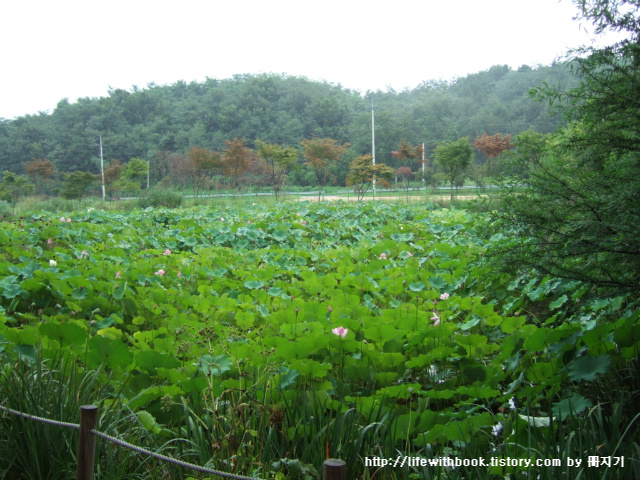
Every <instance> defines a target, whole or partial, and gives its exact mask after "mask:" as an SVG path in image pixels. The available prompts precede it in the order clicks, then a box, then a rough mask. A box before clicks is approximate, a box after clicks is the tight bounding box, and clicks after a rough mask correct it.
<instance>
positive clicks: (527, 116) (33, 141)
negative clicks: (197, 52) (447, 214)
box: [0, 63, 575, 173]
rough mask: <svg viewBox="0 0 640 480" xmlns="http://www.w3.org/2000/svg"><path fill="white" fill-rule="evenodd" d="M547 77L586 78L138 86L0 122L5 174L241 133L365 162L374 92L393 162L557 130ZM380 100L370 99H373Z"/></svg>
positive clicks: (552, 71) (380, 141)
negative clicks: (377, 86)
mask: <svg viewBox="0 0 640 480" xmlns="http://www.w3.org/2000/svg"><path fill="white" fill-rule="evenodd" d="M543 82H547V83H549V84H552V85H555V84H558V83H560V84H565V85H567V86H568V85H569V84H571V83H572V82H575V79H574V77H572V76H571V74H570V71H569V67H568V66H567V65H565V64H561V63H557V64H554V65H551V66H540V67H536V68H531V67H528V66H522V67H520V68H519V69H517V70H513V69H511V68H509V67H508V66H494V67H492V68H490V69H489V70H487V71H483V72H479V73H475V74H471V75H468V76H466V77H462V78H459V79H456V80H454V81H450V82H444V81H430V82H425V83H423V84H422V85H420V86H418V87H417V88H415V89H412V90H404V91H401V92H395V91H392V90H391V91H386V92H373V95H370V94H368V95H363V94H361V92H357V91H352V90H348V89H345V88H343V87H342V86H340V85H334V84H328V83H322V82H316V81H311V80H308V79H306V78H302V77H292V76H285V75H275V74H262V75H236V76H234V77H233V78H230V79H224V80H217V79H207V80H206V81H204V82H202V83H196V82H192V83H186V82H177V83H175V84H173V85H167V86H156V85H149V86H148V87H147V88H143V89H140V88H137V87H133V88H132V89H131V90H130V91H127V90H122V89H113V90H111V91H110V92H109V95H108V96H107V97H101V98H82V99H79V100H78V101H77V102H75V103H69V102H68V101H67V100H62V101H60V102H59V103H58V105H57V107H56V108H55V110H54V111H53V112H51V113H40V114H38V115H27V116H24V117H19V118H16V119H14V120H4V119H0V171H4V170H11V171H14V172H20V173H22V164H23V163H24V162H29V161H31V160H34V159H45V158H46V159H49V160H51V161H53V162H54V164H55V166H56V168H57V170H58V171H61V172H65V171H67V172H68V171H75V170H83V171H92V172H97V171H98V162H97V158H98V155H99V146H98V138H99V136H102V141H103V145H104V156H105V159H106V160H107V161H108V160H110V159H119V160H120V161H123V162H126V161H128V160H129V159H131V158H133V157H140V158H143V159H146V158H151V157H153V155H154V154H156V153H157V152H160V151H165V152H180V153H184V152H185V151H187V150H188V149H190V148H191V147H194V146H195V147H201V148H209V149H212V150H222V148H223V146H224V144H223V141H224V140H231V139H233V138H235V137H238V138H244V139H246V140H248V142H249V145H250V146H252V145H253V142H255V140H256V139H259V140H262V141H265V142H270V143H278V144H282V145H289V146H296V147H297V146H299V142H300V141H301V140H303V139H308V138H311V137H312V136H316V137H320V138H326V137H329V138H333V139H335V140H338V141H340V142H349V143H350V144H351V145H352V148H351V152H352V153H353V154H354V155H357V154H363V153H368V152H370V151H371V97H373V101H374V102H375V107H376V109H375V127H376V130H375V135H376V155H377V158H379V159H380V161H383V162H386V163H388V164H390V165H392V166H393V165H394V159H393V158H392V157H391V151H393V150H395V149H397V147H398V144H399V142H400V140H401V139H406V140H407V141H409V142H410V143H412V144H418V143H423V142H424V143H425V144H426V149H427V153H429V152H431V151H433V149H434V148H435V145H436V144H437V143H438V142H440V141H443V140H452V139H457V138H459V137H463V136H468V137H469V138H470V139H471V140H473V138H475V137H477V136H480V135H482V134H483V133H485V132H486V133H488V134H490V135H491V134H495V133H498V132H499V133H510V134H517V133H519V132H521V131H524V130H527V129H529V128H533V129H535V130H537V131H540V132H550V131H553V130H555V128H556V127H557V125H558V124H559V123H561V122H562V119H561V118H558V117H557V116H556V117H550V116H549V109H548V107H547V106H546V105H544V104H540V103H536V102H534V101H532V100H531V99H530V98H529V95H528V91H529V90H530V89H531V88H533V87H536V86H538V85H540V84H541V83H543ZM369 93H371V92H369Z"/></svg>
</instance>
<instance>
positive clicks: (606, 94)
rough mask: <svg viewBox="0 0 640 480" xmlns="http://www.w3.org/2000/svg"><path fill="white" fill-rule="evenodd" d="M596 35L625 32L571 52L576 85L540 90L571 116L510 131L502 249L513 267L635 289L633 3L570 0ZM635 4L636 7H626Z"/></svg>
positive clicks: (638, 212) (638, 27)
mask: <svg viewBox="0 0 640 480" xmlns="http://www.w3.org/2000/svg"><path fill="white" fill-rule="evenodd" d="M576 3H577V4H578V5H580V7H581V8H582V12H583V15H584V17H585V18H586V19H589V20H592V21H593V22H594V23H595V24H596V25H597V26H598V29H599V30H600V31H604V30H606V29H613V30H618V31H624V32H626V33H627V35H628V36H627V38H625V39H624V40H622V41H620V42H618V43H616V44H615V45H612V46H609V47H606V48H593V47H589V48H585V49H582V50H580V51H578V52H576V53H577V55H578V57H577V58H576V59H575V62H574V65H576V69H575V74H576V76H577V77H578V78H579V79H580V85H579V86H578V87H576V88H572V89H568V90H560V89H557V88H550V87H545V88H540V89H538V90H537V91H535V92H534V94H535V95H536V96H537V98H538V99H540V100H541V101H548V102H554V103H555V104H557V105H558V106H559V108H560V110H561V111H562V112H563V113H564V115H565V117H566V118H567V120H568V121H569V122H570V123H569V124H568V125H567V127H565V128H563V129H562V130H561V131H560V132H558V133H557V134H553V135H550V136H547V137H546V138H540V136H539V135H536V134H532V133H530V132H529V133H527V134H523V135H520V136H517V137H516V141H515V152H514V157H513V159H512V161H511V168H510V169H509V171H508V172H507V173H508V180H507V182H508V183H511V184H512V185H513V184H519V185H522V186H525V189H524V190H520V191H518V194H516V195H504V196H503V202H504V203H503V205H505V206H506V207H507V211H506V214H505V215H504V216H503V217H502V219H503V220H505V221H506V222H508V224H509V225H511V226H512V227H513V228H512V229H511V232H512V234H513V243H512V244H511V246H510V248H508V249H507V251H505V252H502V253H503V254H504V256H503V258H504V259H505V260H506V262H505V263H506V264H508V265H510V266H511V267H512V268H514V267H516V268H518V269H523V268H524V269H526V268H535V269H537V270H539V271H542V272H544V273H548V274H551V275H555V276H559V277H564V278H568V279H575V280H581V281H587V282H590V283H591V284H593V285H595V286H598V287H608V288H614V289H618V290H620V289H622V290H632V291H638V290H639V289H640V201H639V200H638V199H640V178H639V177H638V172H639V171H640V142H639V140H638V139H640V61H639V59H640V16H639V14H638V12H639V10H638V8H637V7H638V6H640V5H639V3H640V2H638V1H626V0H619V1H613V0H611V1H610V0H588V1H587V0H583V1H579V2H576ZM627 7H634V8H627Z"/></svg>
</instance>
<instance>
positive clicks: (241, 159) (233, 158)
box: [222, 138, 254, 187]
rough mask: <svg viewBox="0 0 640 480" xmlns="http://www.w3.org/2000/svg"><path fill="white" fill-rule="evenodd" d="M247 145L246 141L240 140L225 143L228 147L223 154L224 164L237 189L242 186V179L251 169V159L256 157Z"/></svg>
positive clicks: (235, 139)
mask: <svg viewBox="0 0 640 480" xmlns="http://www.w3.org/2000/svg"><path fill="white" fill-rule="evenodd" d="M246 143H247V141H246V140H244V139H239V138H234V139H233V140H225V141H224V144H225V145H226V146H225V148H224V150H223V152H222V163H223V165H224V169H225V172H226V173H227V175H228V176H230V177H232V178H233V184H234V186H236V187H239V186H240V177H241V176H242V175H243V174H244V173H245V172H246V171H247V169H248V168H249V164H250V163H251V158H252V156H253V155H254V153H253V151H252V150H251V149H250V148H248V147H247V146H246Z"/></svg>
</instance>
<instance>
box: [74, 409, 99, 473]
mask: <svg viewBox="0 0 640 480" xmlns="http://www.w3.org/2000/svg"><path fill="white" fill-rule="evenodd" d="M97 420H98V407H96V406H93V405H84V406H82V407H80V433H79V434H78V467H77V469H76V480H93V465H94V461H95V453H96V437H95V435H94V434H93V433H91V430H92V429H94V428H95V427H96V423H97Z"/></svg>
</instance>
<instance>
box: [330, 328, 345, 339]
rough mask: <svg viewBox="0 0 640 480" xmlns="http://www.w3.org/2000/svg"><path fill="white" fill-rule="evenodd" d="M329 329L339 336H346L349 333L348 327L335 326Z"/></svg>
mask: <svg viewBox="0 0 640 480" xmlns="http://www.w3.org/2000/svg"><path fill="white" fill-rule="evenodd" d="M331 331H332V332H333V333H334V334H336V335H338V336H339V337H340V338H345V337H346V336H347V333H349V329H348V328H344V327H336V328H334V329H333V330H331Z"/></svg>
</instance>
